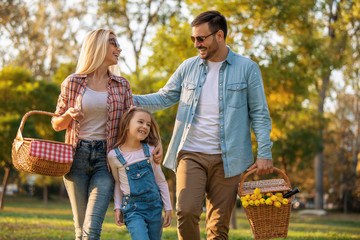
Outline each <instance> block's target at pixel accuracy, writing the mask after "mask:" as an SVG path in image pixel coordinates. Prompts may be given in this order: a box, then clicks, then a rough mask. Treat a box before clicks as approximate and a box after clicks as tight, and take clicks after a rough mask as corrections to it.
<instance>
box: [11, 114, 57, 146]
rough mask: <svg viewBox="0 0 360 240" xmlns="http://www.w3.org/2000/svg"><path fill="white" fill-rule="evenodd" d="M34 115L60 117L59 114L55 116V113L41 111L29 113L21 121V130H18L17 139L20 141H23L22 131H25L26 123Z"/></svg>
mask: <svg viewBox="0 0 360 240" xmlns="http://www.w3.org/2000/svg"><path fill="white" fill-rule="evenodd" d="M32 114H43V115H49V116H59V115H58V114H55V113H52V112H45V111H40V110H33V111H29V112H27V113H25V115H24V116H23V118H22V119H21V123H20V127H19V130H18V132H17V134H16V139H18V140H19V141H23V137H22V131H23V129H24V125H25V121H26V119H27V118H28V117H29V116H30V115H32Z"/></svg>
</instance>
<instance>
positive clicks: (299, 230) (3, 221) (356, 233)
mask: <svg viewBox="0 0 360 240" xmlns="http://www.w3.org/2000/svg"><path fill="white" fill-rule="evenodd" d="M112 208H113V205H112V204H110V206H109V209H108V212H107V214H106V218H105V221H104V224H103V230H102V239H109V240H110V239H117V240H126V239H130V236H129V233H128V231H127V230H126V228H125V227H121V228H120V227H118V226H116V225H115V223H114V213H113V211H112ZM200 225H201V234H202V238H203V239H206V233H205V221H204V214H203V215H202V218H201V223H200ZM0 239H38V240H40V239H41V240H42V239H74V233H73V221H72V214H71V209H70V204H69V202H68V200H63V199H61V200H58V201H50V202H49V203H48V205H47V206H44V205H43V203H42V202H41V201H40V200H37V199H34V198H12V197H11V198H10V197H7V198H6V199H5V208H4V209H3V210H2V211H0ZM162 239H169V240H170V239H177V234H176V220H175V216H173V221H172V224H171V226H170V227H168V228H165V229H164V232H163V238H162ZM229 239H230V240H244V239H253V238H252V232H251V229H250V226H249V222H248V220H247V218H246V215H245V213H244V212H243V211H242V210H241V209H238V211H237V229H231V230H230V233H229ZM287 239H296V240H300V239H323V240H330V239H360V215H359V214H347V215H344V214H340V213H329V214H328V215H326V216H321V217H317V216H304V215H299V214H298V213H297V212H296V211H292V213H291V218H290V226H289V232H288V238H287Z"/></svg>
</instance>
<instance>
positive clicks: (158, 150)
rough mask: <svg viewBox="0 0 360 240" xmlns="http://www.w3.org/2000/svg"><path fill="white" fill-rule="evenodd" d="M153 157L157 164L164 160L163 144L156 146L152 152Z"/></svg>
mask: <svg viewBox="0 0 360 240" xmlns="http://www.w3.org/2000/svg"><path fill="white" fill-rule="evenodd" d="M152 155H153V159H154V162H155V163H156V164H160V163H161V159H162V158H163V148H162V145H161V143H159V144H157V145H156V146H155V149H154V151H153V152H152Z"/></svg>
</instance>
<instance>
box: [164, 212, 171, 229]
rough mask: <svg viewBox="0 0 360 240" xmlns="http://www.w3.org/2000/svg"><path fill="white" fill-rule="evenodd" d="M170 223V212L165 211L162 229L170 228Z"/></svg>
mask: <svg viewBox="0 0 360 240" xmlns="http://www.w3.org/2000/svg"><path fill="white" fill-rule="evenodd" d="M170 223H171V210H167V211H165V218H164V225H163V226H164V228H166V227H168V226H170Z"/></svg>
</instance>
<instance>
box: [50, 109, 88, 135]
mask: <svg viewBox="0 0 360 240" xmlns="http://www.w3.org/2000/svg"><path fill="white" fill-rule="evenodd" d="M83 118H84V114H83V113H82V112H81V111H80V110H79V109H75V108H69V109H68V110H67V111H66V112H65V113H64V114H63V115H61V116H58V117H53V118H52V120H51V123H52V126H53V128H54V130H55V131H61V130H64V129H66V128H68V126H69V124H70V123H71V121H72V120H73V119H75V120H81V119H83Z"/></svg>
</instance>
